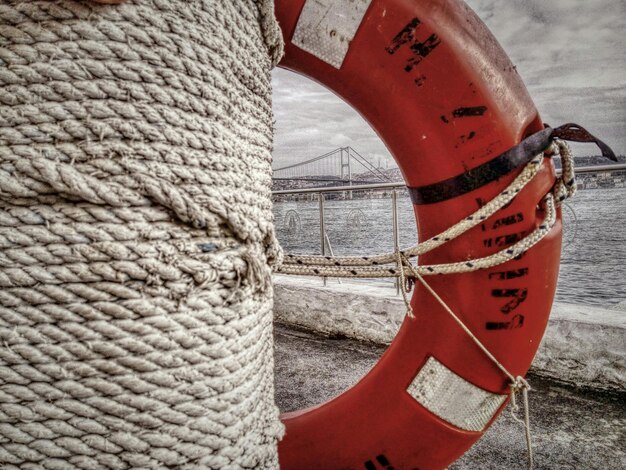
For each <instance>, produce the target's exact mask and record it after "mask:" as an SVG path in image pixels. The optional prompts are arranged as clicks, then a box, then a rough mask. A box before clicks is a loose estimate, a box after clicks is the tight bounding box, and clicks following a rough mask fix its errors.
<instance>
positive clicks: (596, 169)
mask: <svg viewBox="0 0 626 470" xmlns="http://www.w3.org/2000/svg"><path fill="white" fill-rule="evenodd" d="M616 171H626V163H615V164H612V165H595V166H583V167H578V168H576V174H592V173H612V172H616ZM560 174H561V171H560V170H557V175H560ZM385 189H391V190H392V192H391V210H392V230H393V243H394V248H395V249H398V248H399V245H400V229H399V216H398V191H397V190H398V189H406V185H405V183H404V182H403V181H399V182H394V183H373V184H361V185H353V186H328V187H315V188H299V189H285V190H279V191H272V195H273V196H282V195H289V194H317V195H318V201H319V216H320V220H319V222H320V253H321V254H322V255H326V243H327V240H328V245H329V246H330V240H329V239H328V235H327V233H326V226H325V222H324V202H325V197H324V194H325V193H337V192H354V191H375V190H385ZM324 285H326V278H324ZM396 292H397V293H399V292H400V286H399V284H398V281H397V280H396Z"/></svg>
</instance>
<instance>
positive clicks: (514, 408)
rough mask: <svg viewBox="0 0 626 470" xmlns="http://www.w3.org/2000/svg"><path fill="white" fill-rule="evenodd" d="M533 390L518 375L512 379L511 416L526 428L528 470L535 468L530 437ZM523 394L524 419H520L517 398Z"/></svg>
mask: <svg viewBox="0 0 626 470" xmlns="http://www.w3.org/2000/svg"><path fill="white" fill-rule="evenodd" d="M531 390H532V388H531V387H530V384H529V383H528V381H526V379H525V378H524V377H522V376H521V375H518V376H517V377H515V378H512V380H511V385H510V396H511V416H512V417H513V419H514V420H515V421H517V422H518V423H520V424H521V425H522V426H524V433H525V436H526V447H527V449H528V467H527V468H528V470H532V468H533V461H534V459H533V444H532V439H531V435H530V408H529V404H528V392H529V391H531ZM520 392H521V393H522V400H523V405H524V417H523V419H520V418H518V417H517V412H518V411H519V406H518V404H517V399H516V396H517V394H518V393H520Z"/></svg>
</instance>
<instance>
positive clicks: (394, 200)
mask: <svg viewBox="0 0 626 470" xmlns="http://www.w3.org/2000/svg"><path fill="white" fill-rule="evenodd" d="M391 212H392V216H393V249H394V251H398V250H399V249H400V230H399V229H398V192H397V191H396V190H395V189H394V190H393V191H391ZM399 294H400V280H399V278H396V295H399Z"/></svg>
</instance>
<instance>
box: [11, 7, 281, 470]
mask: <svg viewBox="0 0 626 470" xmlns="http://www.w3.org/2000/svg"><path fill="white" fill-rule="evenodd" d="M281 41H282V40H281V37H280V31H279V29H278V26H277V25H276V23H275V20H274V16H273V11H272V4H271V1H270V0H265V1H262V0H259V1H254V0H241V1H239V0H238V1H236V2H233V1H230V0H205V1H193V2H185V1H162V0H141V1H139V0H137V1H129V2H126V3H123V4H122V5H96V4H94V3H91V2H77V1H70V0H60V1H54V2H48V1H29V2H22V1H12V0H0V340H1V344H0V467H2V468H81V469H82V468H90V469H91V468H114V469H124V468H178V467H183V468H185V467H186V468H224V467H226V468H276V467H277V466H278V461H277V454H276V441H277V439H278V438H279V437H280V435H281V433H282V425H281V424H280V422H279V420H278V410H277V408H276V406H275V404H274V399H273V374H272V372H273V350H272V337H271V335H272V295H271V286H270V268H269V265H270V264H271V263H274V262H277V261H278V260H279V258H280V250H279V249H278V244H277V242H276V239H275V235H274V231H273V228H272V215H271V200H270V196H271V192H270V184H271V175H270V163H271V143H272V116H271V102H270V100H271V91H270V75H269V71H270V68H271V67H272V65H273V64H275V62H276V61H277V59H278V57H279V55H280V54H281V48H282V43H281Z"/></svg>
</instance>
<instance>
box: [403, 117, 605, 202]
mask: <svg viewBox="0 0 626 470" xmlns="http://www.w3.org/2000/svg"><path fill="white" fill-rule="evenodd" d="M555 138H560V139H563V140H572V141H575V142H593V143H595V144H596V145H598V147H600V149H601V150H602V155H603V156H605V157H606V158H608V159H610V160H614V161H617V158H616V157H615V154H614V153H613V151H612V150H611V149H610V148H609V146H608V145H606V144H605V143H604V142H602V141H601V140H599V139H597V138H596V137H594V136H593V135H592V134H590V133H589V132H587V131H586V130H585V129H583V128H582V127H581V126H579V125H578V124H564V125H563V126H560V127H557V128H555V129H552V128H551V127H546V128H545V129H543V130H541V131H539V132H536V133H535V134H533V135H531V136H529V137H527V138H525V139H524V140H522V141H521V142H520V143H519V144H517V145H516V146H515V147H512V148H510V149H509V150H507V151H506V152H504V153H501V154H500V155H498V156H497V157H495V158H494V159H493V160H490V161H488V162H487V163H483V164H482V165H480V166H478V167H476V168H474V169H472V170H469V171H467V172H465V173H463V174H460V175H457V176H453V177H452V178H448V179H445V180H443V181H439V182H438V183H433V184H429V185H426V186H420V187H417V188H411V187H409V188H408V190H409V195H410V196H411V201H412V202H413V204H416V205H420V204H434V203H436V202H441V201H446V200H448V199H452V198H454V197H457V196H461V195H463V194H466V193H469V192H470V191H474V190H475V189H478V188H480V187H482V186H485V185H486V184H488V183H491V182H492V181H495V180H497V179H498V178H501V177H502V176H504V175H506V174H508V173H510V172H511V171H513V170H515V169H516V168H518V167H519V166H522V165H525V164H526V163H528V162H529V161H530V160H532V158H533V157H534V156H535V155H538V154H539V153H541V152H543V151H544V150H546V149H547V148H548V146H549V145H550V142H552V140H553V139H555Z"/></svg>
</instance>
